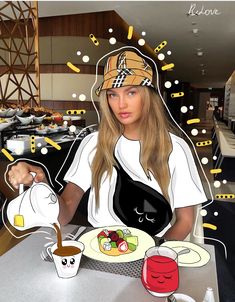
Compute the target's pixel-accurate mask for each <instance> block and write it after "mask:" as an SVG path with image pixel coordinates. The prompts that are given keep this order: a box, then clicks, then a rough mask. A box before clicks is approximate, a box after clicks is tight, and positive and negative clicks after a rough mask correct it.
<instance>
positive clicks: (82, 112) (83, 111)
mask: <svg viewBox="0 0 235 302" xmlns="http://www.w3.org/2000/svg"><path fill="white" fill-rule="evenodd" d="M85 113H86V110H85V109H75V110H74V109H73V110H70V109H69V110H66V114H85Z"/></svg>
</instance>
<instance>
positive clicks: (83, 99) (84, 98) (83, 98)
mask: <svg viewBox="0 0 235 302" xmlns="http://www.w3.org/2000/svg"><path fill="white" fill-rule="evenodd" d="M78 99H79V101H82V102H83V101H85V100H86V96H85V94H80V95H79V97H78Z"/></svg>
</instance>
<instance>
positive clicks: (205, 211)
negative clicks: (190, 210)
mask: <svg viewBox="0 0 235 302" xmlns="http://www.w3.org/2000/svg"><path fill="white" fill-rule="evenodd" d="M200 214H201V216H202V217H205V216H206V215H207V210H205V209H203V210H201V211H200Z"/></svg>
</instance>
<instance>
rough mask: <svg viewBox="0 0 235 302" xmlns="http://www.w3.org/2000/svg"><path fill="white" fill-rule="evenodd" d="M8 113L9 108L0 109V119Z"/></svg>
mask: <svg viewBox="0 0 235 302" xmlns="http://www.w3.org/2000/svg"><path fill="white" fill-rule="evenodd" d="M8 111H10V108H8V109H1V110H0V117H6V116H7V112H8Z"/></svg>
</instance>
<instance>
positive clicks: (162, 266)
mask: <svg viewBox="0 0 235 302" xmlns="http://www.w3.org/2000/svg"><path fill="white" fill-rule="evenodd" d="M177 261H178V255H177V253H176V252H175V251H173V250H172V249H170V248H168V247H163V246H158V247H151V248H150V249H148V250H147V251H146V253H145V258H144V263H143V267H142V277H141V281H142V283H143V285H144V287H145V288H146V289H147V291H148V292H149V293H150V294H152V295H153V296H156V297H168V296H170V295H171V294H172V293H174V291H175V290H177V288H178V285H179V271H178V264H177Z"/></svg>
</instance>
